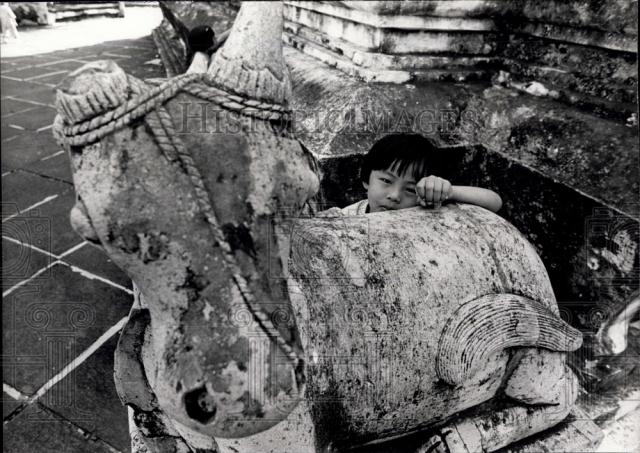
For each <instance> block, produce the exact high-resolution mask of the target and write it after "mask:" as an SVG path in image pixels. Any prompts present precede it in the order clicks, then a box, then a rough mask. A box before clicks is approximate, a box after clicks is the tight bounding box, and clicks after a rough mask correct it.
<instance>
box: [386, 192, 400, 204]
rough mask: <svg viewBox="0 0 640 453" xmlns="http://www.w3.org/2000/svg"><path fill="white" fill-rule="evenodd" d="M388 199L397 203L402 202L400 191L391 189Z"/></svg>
mask: <svg viewBox="0 0 640 453" xmlns="http://www.w3.org/2000/svg"><path fill="white" fill-rule="evenodd" d="M387 199H389V200H391V201H395V202H398V201H400V191H399V190H398V189H390V190H389V191H388V192H387Z"/></svg>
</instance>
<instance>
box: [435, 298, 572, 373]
mask: <svg viewBox="0 0 640 453" xmlns="http://www.w3.org/2000/svg"><path fill="white" fill-rule="evenodd" d="M518 346H520V347H537V348H544V349H548V350H550V351H563V352H569V351H575V350H576V349H578V348H579V347H580V346H582V334H581V333H580V331H578V330H576V329H574V328H573V327H571V326H570V325H569V324H567V323H566V322H564V321H563V320H562V319H561V318H560V316H558V315H557V314H556V313H553V312H552V311H551V310H549V308H547V306H545V304H543V303H542V302H539V301H536V300H532V299H529V298H526V297H522V296H518V295H515V294H488V295H486V296H482V297H479V298H478V299H474V300H471V301H469V302H467V303H465V304H463V305H461V306H460V307H459V308H458V309H457V310H456V311H455V312H454V313H453V315H452V316H451V318H450V319H449V320H448V321H447V323H446V324H445V326H444V329H443V331H442V335H441V336H440V340H439V342H438V355H437V356H436V373H437V375H438V377H439V378H440V379H441V380H442V381H444V382H446V383H447V384H450V385H460V384H462V383H463V382H465V381H466V380H467V379H469V378H470V377H471V376H473V374H474V373H475V372H476V371H478V370H479V369H480V368H482V365H483V364H484V363H486V360H487V359H488V358H489V357H490V356H491V355H492V354H495V353H497V352H500V351H502V350H504V349H506V348H513V347H518Z"/></svg>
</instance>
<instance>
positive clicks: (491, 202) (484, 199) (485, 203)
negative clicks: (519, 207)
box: [448, 186, 502, 212]
mask: <svg viewBox="0 0 640 453" xmlns="http://www.w3.org/2000/svg"><path fill="white" fill-rule="evenodd" d="M448 201H456V202H459V203H469V204H475V205H476V206H481V207H483V208H485V209H488V210H489V211H493V212H497V211H498V210H499V209H500V207H501V206H502V199H501V198H500V195H498V194H497V193H495V192H494V191H493V190H489V189H483V188H482V187H472V186H452V187H451V194H450V195H449V198H448Z"/></svg>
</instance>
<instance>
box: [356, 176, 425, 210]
mask: <svg viewBox="0 0 640 453" xmlns="http://www.w3.org/2000/svg"><path fill="white" fill-rule="evenodd" d="M416 183H417V181H416V180H415V178H414V177H413V175H412V171H411V168H409V169H407V171H406V172H404V174H402V175H399V174H398V173H396V172H395V171H394V170H393V169H392V168H389V169H387V170H372V171H371V174H370V175H369V182H368V183H366V182H363V186H364V188H365V189H367V199H368V200H369V212H382V211H392V210H395V209H405V208H412V207H414V206H417V205H418V197H417V195H416Z"/></svg>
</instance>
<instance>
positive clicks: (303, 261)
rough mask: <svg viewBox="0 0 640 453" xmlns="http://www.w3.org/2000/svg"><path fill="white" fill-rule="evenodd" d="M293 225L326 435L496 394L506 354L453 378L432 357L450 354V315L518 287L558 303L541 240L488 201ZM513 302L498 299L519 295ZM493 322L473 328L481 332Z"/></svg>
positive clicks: (435, 412) (302, 323) (301, 307)
mask: <svg viewBox="0 0 640 453" xmlns="http://www.w3.org/2000/svg"><path fill="white" fill-rule="evenodd" d="M480 225H482V226H481V227H480ZM292 228H293V230H292V232H291V233H290V235H291V237H292V252H291V253H292V256H291V264H290V270H291V273H292V277H293V278H294V280H295V282H296V284H297V285H298V287H299V288H300V290H299V291H300V292H299V293H296V294H300V295H299V296H298V297H296V298H295V299H294V309H295V310H296V318H297V319H298V320H299V327H300V331H301V336H302V339H303V348H304V350H305V355H306V357H307V358H306V360H305V363H307V364H309V365H308V372H307V375H308V390H307V398H308V399H309V400H310V402H311V405H312V407H311V410H312V416H313V419H314V424H315V426H316V432H317V436H319V437H318V438H319V440H318V442H320V443H321V444H322V443H323V442H324V443H327V442H329V441H333V442H335V443H338V444H340V443H341V442H347V443H353V442H355V443H356V444H357V443H358V441H363V440H370V439H373V438H376V437H384V436H388V435H395V434H399V433H401V432H402V431H403V430H405V431H406V430H413V429H416V428H419V427H422V428H424V427H428V426H429V425H432V424H433V423H435V422H442V421H444V420H446V419H448V418H449V417H452V416H453V415H454V414H456V413H458V412H460V411H462V410H464V409H467V408H469V407H473V406H476V405H478V404H480V403H482V402H483V401H486V400H488V399H490V398H491V397H492V396H493V395H494V394H495V392H496V390H497V389H498V387H499V386H500V384H501V382H502V375H503V373H504V370H505V368H504V367H505V365H506V359H507V357H506V356H505V355H504V354H497V355H493V354H492V355H490V356H487V357H485V359H486V361H484V360H483V365H486V366H482V367H481V368H480V369H478V370H477V374H473V375H472V376H471V377H470V378H469V379H468V380H466V381H464V382H463V383H462V384H461V385H459V386H455V387H453V386H451V387H449V386H446V385H443V382H442V381H441V380H440V379H442V377H440V376H438V374H437V369H438V368H437V367H434V366H430V367H426V368H425V367H424V364H425V363H431V364H435V363H437V362H438V357H439V355H438V354H440V351H439V349H438V345H442V344H444V343H443V339H442V337H441V335H444V334H443V333H442V331H443V327H444V326H445V324H447V322H453V321H452V319H454V318H455V316H456V310H457V309H458V308H459V307H461V305H463V304H464V303H465V302H468V301H470V300H474V299H475V298H477V297H479V296H480V295H484V294H495V295H496V298H500V295H501V294H502V295H505V296H504V297H505V298H506V297H507V296H506V294H507V293H517V294H525V295H526V296H527V297H530V298H532V299H534V300H538V301H544V303H545V304H548V306H549V307H550V310H555V308H553V303H552V302H551V301H553V293H552V291H551V287H550V285H549V283H548V281H546V273H545V271H544V268H543V266H542V263H541V262H540V261H539V260H538V258H537V256H536V254H535V252H534V251H533V249H532V248H530V246H529V245H528V244H526V242H524V241H523V239H522V237H521V236H520V235H519V234H518V233H516V232H515V231H514V230H513V229H512V228H511V227H510V226H509V225H508V224H507V223H506V222H504V221H503V220H502V219H500V218H499V217H497V216H495V215H493V214H491V213H489V212H487V211H484V210H482V209H479V208H475V207H471V206H464V205H460V206H453V205H452V206H449V207H448V208H443V209H442V210H441V211H435V212H434V211H425V210H423V209H420V208H416V209H411V210H403V211H397V212H390V213H382V215H377V214H371V215H368V216H360V217H340V218H337V219H335V218H334V219H332V218H318V219H309V220H300V221H298V222H296V223H295V224H294V225H293V226H292ZM454 238H455V239H454ZM452 244H455V245H454V246H452ZM453 276H455V278H452V277H453ZM501 302H502V304H501V303H500V302H499V301H498V300H496V302H495V309H498V307H499V306H500V305H503V306H504V307H506V306H507V299H502V300H501ZM505 309H506V308H505ZM509 310H511V309H509ZM514 313H515V311H514V312H513V314H514ZM464 318H465V319H467V316H466V315H465V316H464ZM497 324H499V323H497ZM523 325H524V324H523ZM521 327H522V326H521ZM481 330H482V329H479V330H478V331H476V330H475V329H472V331H474V332H475V333H476V334H477V335H478V336H479V337H482V334H481V333H480V331H481ZM494 330H495V329H494ZM522 331H523V332H524V331H530V329H529V328H524V327H522ZM497 332H498V330H495V332H494V333H495V334H496V335H497V336H499V337H500V338H502V339H503V341H504V340H505V339H506V338H508V335H504V336H502V334H498V333H497ZM558 343H559V344H561V343H562V342H558ZM461 344H465V345H469V347H470V348H471V347H472V345H473V344H474V341H473V340H470V341H468V342H461ZM567 347H568V345H567ZM466 354H467V358H469V356H470V355H472V352H471V349H470V350H469V351H467V352H466ZM543 361H544V362H545V364H542V362H540V364H541V365H542V369H544V368H545V366H548V367H549V370H551V369H554V370H555V368H557V367H560V368H561V370H564V364H563V363H562V362H557V361H554V360H551V362H549V363H548V364H547V362H546V361H545V360H544V359H543ZM554 373H555V371H554ZM536 376H546V375H545V374H544V372H543V373H542V375H538V374H536ZM514 380H520V378H519V377H514ZM522 385H526V383H524V382H523V383H522ZM543 385H544V384H542V383H540V386H543ZM570 387H571V386H568V387H567V386H561V387H560V388H559V391H561V392H562V391H564V390H566V389H567V388H570ZM411 395H413V397H411ZM416 395H419V397H416ZM550 397H553V396H550ZM564 398H565V401H571V400H572V398H573V399H575V395H574V396H573V397H572V396H569V395H564ZM569 404H571V403H569ZM537 426H540V425H537ZM547 426H548V425H547ZM539 429H541V428H538V430H539ZM329 433H330V434H329ZM323 436H328V437H323Z"/></svg>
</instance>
